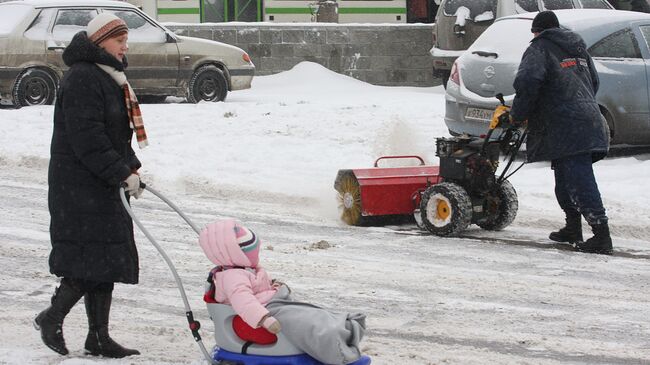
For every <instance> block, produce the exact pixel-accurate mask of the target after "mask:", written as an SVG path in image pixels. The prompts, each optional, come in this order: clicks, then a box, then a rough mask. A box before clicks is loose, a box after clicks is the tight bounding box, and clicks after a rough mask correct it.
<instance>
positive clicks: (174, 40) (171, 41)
mask: <svg viewBox="0 0 650 365" xmlns="http://www.w3.org/2000/svg"><path fill="white" fill-rule="evenodd" d="M165 36H166V37H167V41H166V42H167V43H176V38H174V37H173V36H172V35H171V34H169V33H167V32H165Z"/></svg>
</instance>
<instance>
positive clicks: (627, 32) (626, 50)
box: [589, 28, 641, 58]
mask: <svg viewBox="0 0 650 365" xmlns="http://www.w3.org/2000/svg"><path fill="white" fill-rule="evenodd" d="M589 54H591V56H592V57H607V58H641V51H639V46H638V45H637V43H636V38H634V34H632V30H631V29H630V28H626V29H623V30H620V31H618V32H616V33H614V34H610V35H609V36H607V37H605V38H603V39H602V40H600V41H598V42H596V44H594V45H593V46H592V47H591V48H590V49H589Z"/></svg>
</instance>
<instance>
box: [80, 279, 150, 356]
mask: <svg viewBox="0 0 650 365" xmlns="http://www.w3.org/2000/svg"><path fill="white" fill-rule="evenodd" d="M112 297H113V292H112V291H94V292H89V293H88V294H86V296H85V297H84V301H85V302H86V314H87V315H88V337H86V344H85V345H84V348H85V350H86V353H88V354H90V355H93V356H100V355H101V356H104V357H111V358H116V359H117V358H122V357H125V356H131V355H140V352H139V351H138V350H132V349H127V348H125V347H122V346H121V345H120V344H118V343H117V342H115V341H113V339H112V338H111V337H110V336H109V335H108V317H109V315H110V312H111V300H112Z"/></svg>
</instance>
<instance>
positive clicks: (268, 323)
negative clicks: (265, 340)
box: [262, 316, 282, 334]
mask: <svg viewBox="0 0 650 365" xmlns="http://www.w3.org/2000/svg"><path fill="white" fill-rule="evenodd" d="M262 327H264V328H266V330H267V331H269V332H271V333H273V334H276V333H278V332H280V330H281V329H282V327H281V326H280V322H278V320H277V319H275V317H273V316H268V317H266V318H265V319H264V320H263V321H262Z"/></svg>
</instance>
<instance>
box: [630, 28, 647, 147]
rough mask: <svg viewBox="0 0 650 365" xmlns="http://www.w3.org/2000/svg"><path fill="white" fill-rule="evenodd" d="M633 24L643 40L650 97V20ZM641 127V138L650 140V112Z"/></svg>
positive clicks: (642, 49)
mask: <svg viewBox="0 0 650 365" xmlns="http://www.w3.org/2000/svg"><path fill="white" fill-rule="evenodd" d="M633 26H634V29H635V33H636V34H637V37H638V38H639V39H640V40H641V41H640V42H639V48H640V50H641V54H642V56H643V62H644V63H645V69H646V91H648V96H649V97H650V22H643V23H636V24H633ZM648 103H650V100H648ZM649 108H650V107H649ZM639 129H640V130H639V133H640V134H641V136H643V137H641V138H643V140H644V141H646V142H647V141H650V113H649V115H648V117H646V119H645V126H642V127H641V128H639Z"/></svg>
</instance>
